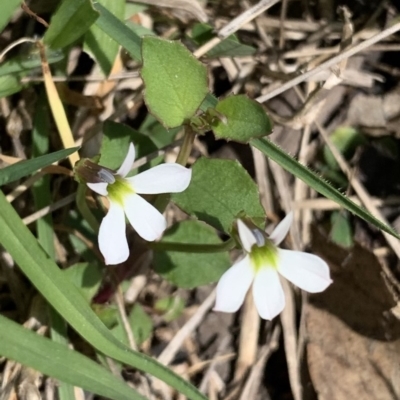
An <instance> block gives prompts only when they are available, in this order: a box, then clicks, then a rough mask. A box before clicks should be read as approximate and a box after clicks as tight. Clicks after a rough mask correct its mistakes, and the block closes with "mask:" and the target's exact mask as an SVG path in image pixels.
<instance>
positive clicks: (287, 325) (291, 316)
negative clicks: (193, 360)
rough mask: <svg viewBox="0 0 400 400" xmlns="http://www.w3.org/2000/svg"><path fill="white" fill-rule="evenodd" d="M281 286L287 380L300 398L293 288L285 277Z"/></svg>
mask: <svg viewBox="0 0 400 400" xmlns="http://www.w3.org/2000/svg"><path fill="white" fill-rule="evenodd" d="M296 250H299V249H296ZM282 286H283V291H284V292H285V300H286V305H285V308H284V309H283V311H282V313H281V315H280V318H281V323H282V328H283V338H284V340H283V343H284V347H285V354H286V361H287V365H288V372H289V381H290V387H291V389H292V393H293V397H294V398H295V400H301V399H302V398H303V387H302V384H301V373H300V362H299V361H300V360H299V359H298V358H297V349H298V343H297V323H296V304H295V299H294V293H293V288H292V287H291V286H290V284H289V282H288V281H287V280H286V279H282Z"/></svg>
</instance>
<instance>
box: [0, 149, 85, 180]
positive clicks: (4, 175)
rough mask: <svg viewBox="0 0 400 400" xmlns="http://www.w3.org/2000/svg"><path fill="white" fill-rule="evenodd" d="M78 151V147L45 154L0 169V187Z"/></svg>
mask: <svg viewBox="0 0 400 400" xmlns="http://www.w3.org/2000/svg"><path fill="white" fill-rule="evenodd" d="M78 149H79V147H72V148H70V149H65V150H59V151H56V152H54V153H50V154H46V155H45V156H41V157H37V158H33V159H32V160H26V161H25V160H24V161H20V162H17V163H16V164H13V165H10V166H9V167H5V168H2V169H0V186H1V185H4V184H6V183H10V182H14V181H16V180H18V179H20V178H23V177H24V176H27V175H30V174H32V173H33V172H36V171H37V170H39V169H41V168H43V167H47V166H48V165H50V164H53V163H54V162H56V161H60V160H62V159H63V158H65V157H68V156H69V155H70V154H72V153H75V152H76V151H77V150H78Z"/></svg>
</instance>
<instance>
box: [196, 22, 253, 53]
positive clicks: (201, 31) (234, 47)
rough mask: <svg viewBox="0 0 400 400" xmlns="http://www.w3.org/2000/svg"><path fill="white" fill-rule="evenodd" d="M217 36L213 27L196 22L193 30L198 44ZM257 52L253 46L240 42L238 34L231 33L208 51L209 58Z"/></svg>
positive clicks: (200, 44)
mask: <svg viewBox="0 0 400 400" xmlns="http://www.w3.org/2000/svg"><path fill="white" fill-rule="evenodd" d="M214 37H215V34H214V33H213V27H212V26H210V25H208V24H204V23H199V24H195V26H194V27H193V30H192V39H193V40H194V41H195V42H196V44H197V45H198V46H202V45H203V44H205V43H207V42H208V41H210V40H211V39H212V38H214ZM255 52H256V49H255V48H254V47H251V46H247V45H245V44H242V43H240V42H239V40H238V38H237V37H236V35H230V36H228V37H227V38H226V39H224V40H223V41H222V42H221V43H219V44H217V45H216V46H215V47H213V48H212V49H211V50H209V51H208V52H207V53H206V56H207V57H208V58H219V57H245V56H251V55H253V54H254V53H255Z"/></svg>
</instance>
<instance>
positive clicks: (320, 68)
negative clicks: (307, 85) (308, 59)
mask: <svg viewBox="0 0 400 400" xmlns="http://www.w3.org/2000/svg"><path fill="white" fill-rule="evenodd" d="M399 30H400V22H397V23H395V24H394V25H393V26H391V27H390V28H387V29H384V30H383V31H382V32H380V33H378V34H376V35H375V36H372V37H371V38H369V39H367V40H364V41H363V42H361V43H358V44H356V45H354V46H352V47H349V48H348V49H346V50H344V51H342V52H341V53H340V54H338V55H337V56H335V57H332V58H330V59H329V60H327V61H325V62H323V63H322V64H320V65H319V66H318V67H315V68H313V69H311V70H309V71H307V72H305V73H303V74H301V75H299V76H297V77H296V78H293V79H291V80H290V81H288V82H286V83H284V84H282V85H281V86H279V87H278V88H276V89H273V90H271V91H270V92H267V93H266V94H263V95H262V96H259V97H258V98H257V99H256V100H257V101H258V102H260V103H264V102H265V101H268V100H270V99H272V98H273V97H276V96H278V95H279V94H281V93H283V92H285V91H286V90H288V89H290V88H292V87H293V86H296V85H298V84H299V83H302V82H304V81H306V80H307V79H308V78H310V77H312V76H314V75H316V74H318V73H319V72H322V71H324V70H326V69H328V68H330V67H333V66H334V65H336V64H338V63H340V62H341V61H342V60H345V59H346V58H349V57H351V56H354V55H355V54H357V53H359V52H360V51H363V50H365V49H366V48H368V47H369V46H371V45H373V44H375V43H377V42H379V41H381V40H382V39H385V38H386V37H388V36H390V35H393V34H394V33H396V32H397V31H399Z"/></svg>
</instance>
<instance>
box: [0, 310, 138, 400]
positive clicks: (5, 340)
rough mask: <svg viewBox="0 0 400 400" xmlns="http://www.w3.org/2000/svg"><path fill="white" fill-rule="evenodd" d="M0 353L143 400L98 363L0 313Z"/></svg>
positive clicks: (120, 399) (124, 398)
mask: <svg viewBox="0 0 400 400" xmlns="http://www.w3.org/2000/svg"><path fill="white" fill-rule="evenodd" d="M0 354H1V355H2V356H4V357H7V358H10V359H12V360H15V361H17V362H19V363H21V364H24V365H27V366H29V367H31V368H34V369H36V370H38V371H40V372H42V373H44V374H45V375H48V376H51V377H54V378H56V379H59V380H61V381H63V382H68V383H70V384H72V385H74V386H78V387H81V388H83V389H86V390H88V391H90V392H93V393H96V394H98V395H100V396H105V397H108V398H111V399H115V400H145V398H144V397H142V396H141V395H139V394H138V393H136V392H135V391H134V390H133V389H131V388H130V387H129V386H128V385H127V384H126V383H124V382H123V381H121V380H120V379H118V378H116V377H115V376H114V375H112V374H111V372H109V371H107V370H106V369H104V368H103V367H102V366H100V365H99V364H97V363H95V362H94V361H92V360H90V359H89V358H87V357H85V356H83V355H82V354H80V353H78V352H77V351H74V350H71V349H69V348H68V347H67V346H65V345H62V344H59V343H56V342H53V341H51V340H50V339H47V338H45V337H43V336H40V335H38V334H36V333H34V332H32V331H30V330H29V329H26V328H23V327H22V326H20V325H19V324H17V323H15V322H13V321H11V320H9V319H7V318H5V317H3V316H2V315H0Z"/></svg>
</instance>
